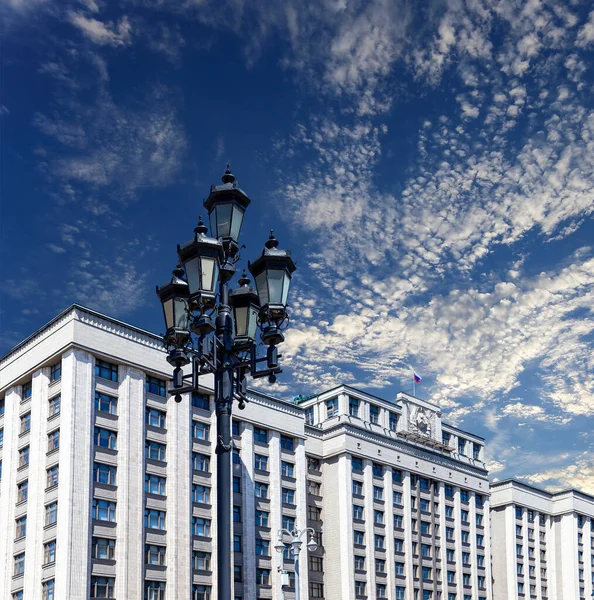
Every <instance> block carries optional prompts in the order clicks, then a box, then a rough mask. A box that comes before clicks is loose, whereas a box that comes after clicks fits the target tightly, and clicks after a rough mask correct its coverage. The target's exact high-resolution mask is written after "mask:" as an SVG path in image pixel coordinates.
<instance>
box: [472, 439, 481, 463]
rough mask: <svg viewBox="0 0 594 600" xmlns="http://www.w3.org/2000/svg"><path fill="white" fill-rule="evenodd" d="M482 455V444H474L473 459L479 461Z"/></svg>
mask: <svg viewBox="0 0 594 600" xmlns="http://www.w3.org/2000/svg"><path fill="white" fill-rule="evenodd" d="M480 455H481V446H480V444H476V443H473V444H472V458H474V460H478V459H479V457H480Z"/></svg>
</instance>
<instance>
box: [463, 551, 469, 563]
mask: <svg viewBox="0 0 594 600" xmlns="http://www.w3.org/2000/svg"><path fill="white" fill-rule="evenodd" d="M462 564H463V565H469V564H470V552H462Z"/></svg>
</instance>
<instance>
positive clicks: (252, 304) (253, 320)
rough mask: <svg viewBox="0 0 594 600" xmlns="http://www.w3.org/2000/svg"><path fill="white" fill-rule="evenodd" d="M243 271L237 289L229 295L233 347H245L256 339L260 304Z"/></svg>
mask: <svg viewBox="0 0 594 600" xmlns="http://www.w3.org/2000/svg"><path fill="white" fill-rule="evenodd" d="M249 283H250V280H249V279H248V278H247V276H246V274H245V271H244V273H243V275H242V276H241V278H240V279H239V287H238V288H237V289H235V290H233V291H232V292H231V293H230V295H229V302H230V304H231V306H232V308H233V326H234V328H235V331H234V334H235V346H238V347H239V346H246V345H248V344H249V343H250V342H253V341H254V340H255V339H256V330H257V328H258V313H259V312H260V304H259V302H258V295H257V294H256V292H255V291H254V288H253V287H251V286H250V285H249Z"/></svg>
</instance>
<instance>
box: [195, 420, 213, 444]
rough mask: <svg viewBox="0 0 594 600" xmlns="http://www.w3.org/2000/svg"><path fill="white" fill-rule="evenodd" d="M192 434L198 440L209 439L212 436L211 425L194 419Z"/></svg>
mask: <svg viewBox="0 0 594 600" xmlns="http://www.w3.org/2000/svg"><path fill="white" fill-rule="evenodd" d="M192 436H193V437H195V438H196V439H198V440H205V441H208V439H209V436H210V425H208V424H206V423H200V422H199V421H192Z"/></svg>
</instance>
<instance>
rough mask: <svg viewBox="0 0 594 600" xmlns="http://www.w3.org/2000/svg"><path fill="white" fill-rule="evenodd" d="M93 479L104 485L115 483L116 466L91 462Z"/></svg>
mask: <svg viewBox="0 0 594 600" xmlns="http://www.w3.org/2000/svg"><path fill="white" fill-rule="evenodd" d="M93 481H94V482H95V483H104V484H106V485H115V484H116V468H115V467H113V466H112V465H105V464H103V463H97V462H96V463H93Z"/></svg>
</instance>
